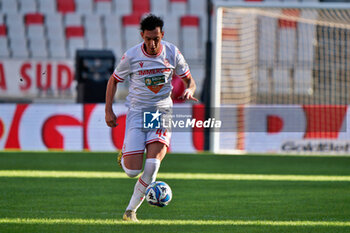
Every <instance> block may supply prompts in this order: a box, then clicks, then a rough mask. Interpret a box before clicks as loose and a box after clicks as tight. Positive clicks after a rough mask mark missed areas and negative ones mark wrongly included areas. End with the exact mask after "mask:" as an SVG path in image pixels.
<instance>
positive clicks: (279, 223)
mask: <svg viewBox="0 0 350 233" xmlns="http://www.w3.org/2000/svg"><path fill="white" fill-rule="evenodd" d="M1 224H44V225H57V224H72V225H125V224H135V225H201V226H202V225H237V226H238V225H256V226H286V227H288V226H338V227H349V226H350V222H349V221H300V220H298V221H272V220H176V219H172V220H157V219H156V220H152V219H146V220H140V222H138V223H132V222H125V221H122V220H115V219H79V218H74V219H67V218H63V219H51V218H0V225H1Z"/></svg>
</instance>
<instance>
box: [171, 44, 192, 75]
mask: <svg viewBox="0 0 350 233" xmlns="http://www.w3.org/2000/svg"><path fill="white" fill-rule="evenodd" d="M175 52H176V57H175V61H176V63H175V74H176V75H177V76H179V77H180V78H186V77H188V76H189V75H190V74H191V73H190V68H189V66H188V64H187V62H186V60H185V58H184V56H183V55H182V54H181V52H180V50H179V49H176V51H175Z"/></svg>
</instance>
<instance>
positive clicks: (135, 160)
mask: <svg viewBox="0 0 350 233" xmlns="http://www.w3.org/2000/svg"><path fill="white" fill-rule="evenodd" d="M163 25H164V22H163V20H162V19H161V18H160V17H157V16H155V15H152V14H149V15H147V16H146V17H144V18H143V19H142V20H141V23H140V29H141V32H140V34H141V37H142V39H143V42H142V43H140V44H137V45H136V46H134V47H132V48H130V49H129V50H127V51H126V52H125V53H124V55H123V57H122V58H121V60H120V62H119V64H118V66H117V67H116V69H115V70H114V72H113V74H112V75H111V77H110V78H109V81H108V84H107V91H106V105H105V120H106V123H107V125H108V126H109V127H116V126H117V124H116V115H115V114H114V112H113V109H112V103H113V98H114V95H115V93H116V91H117V85H118V83H119V82H123V81H124V80H126V79H128V80H129V84H130V85H129V94H128V96H127V99H126V105H127V107H128V108H129V110H128V113H127V118H126V129H125V137H124V144H123V149H122V151H121V153H120V154H119V156H118V163H119V164H120V166H121V167H122V168H123V169H124V171H125V173H126V174H127V175H128V176H129V177H136V176H137V175H139V174H140V173H141V171H142V164H143V156H144V151H145V149H146V161H145V165H144V170H143V173H142V175H141V176H140V177H139V179H138V180H137V182H136V184H135V187H134V192H133V194H132V196H131V199H130V202H129V205H128V206H127V208H126V211H125V213H124V215H123V220H126V221H138V220H137V217H136V211H137V209H138V208H139V207H140V205H141V204H142V202H143V199H144V196H145V190H146V188H147V186H148V185H149V184H150V183H152V182H154V181H155V180H156V176H157V173H158V170H159V166H160V163H161V161H162V160H163V158H164V157H165V154H166V152H167V147H169V143H170V137H171V132H170V131H169V130H167V129H166V128H158V129H152V130H149V131H145V130H143V128H142V120H143V118H142V114H140V112H142V109H144V108H147V107H153V108H155V109H162V108H171V107H172V99H171V91H172V88H173V87H172V85H171V79H172V76H173V74H176V75H178V76H179V77H181V78H182V80H183V81H184V83H185V85H186V89H185V90H184V92H183V94H182V95H181V96H180V98H182V99H185V100H194V101H198V100H197V99H196V98H195V97H194V96H193V94H194V92H195V89H196V84H195V81H194V80H193V78H192V76H191V73H190V70H189V66H188V64H187V63H186V61H185V59H184V57H183V55H182V54H181V53H180V51H179V49H178V48H177V47H176V46H175V45H173V44H171V43H168V42H166V41H163V40H162V38H163V36H164V31H163ZM170 30H171V29H170ZM156 113H157V114H158V111H157V112H156ZM153 117H154V118H157V117H158V115H156V114H154V115H153Z"/></svg>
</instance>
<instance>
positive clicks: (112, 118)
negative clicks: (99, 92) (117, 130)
mask: <svg viewBox="0 0 350 233" xmlns="http://www.w3.org/2000/svg"><path fill="white" fill-rule="evenodd" d="M117 84H118V81H117V80H116V79H115V78H114V77H113V74H112V75H111V76H110V77H109V80H108V83H107V90H106V105H105V121H106V124H107V125H108V126H109V127H116V126H117V123H116V121H117V116H116V115H115V114H114V112H113V108H112V105H113V99H114V95H115V93H116V92H117Z"/></svg>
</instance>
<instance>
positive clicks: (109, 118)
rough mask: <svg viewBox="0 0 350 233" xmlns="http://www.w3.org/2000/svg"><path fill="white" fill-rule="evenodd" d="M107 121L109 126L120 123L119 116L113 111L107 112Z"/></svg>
mask: <svg viewBox="0 0 350 233" xmlns="http://www.w3.org/2000/svg"><path fill="white" fill-rule="evenodd" d="M105 121H106V124H107V125H108V126H109V127H116V126H117V125H118V124H117V116H116V115H115V114H114V113H113V112H106V116H105Z"/></svg>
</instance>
